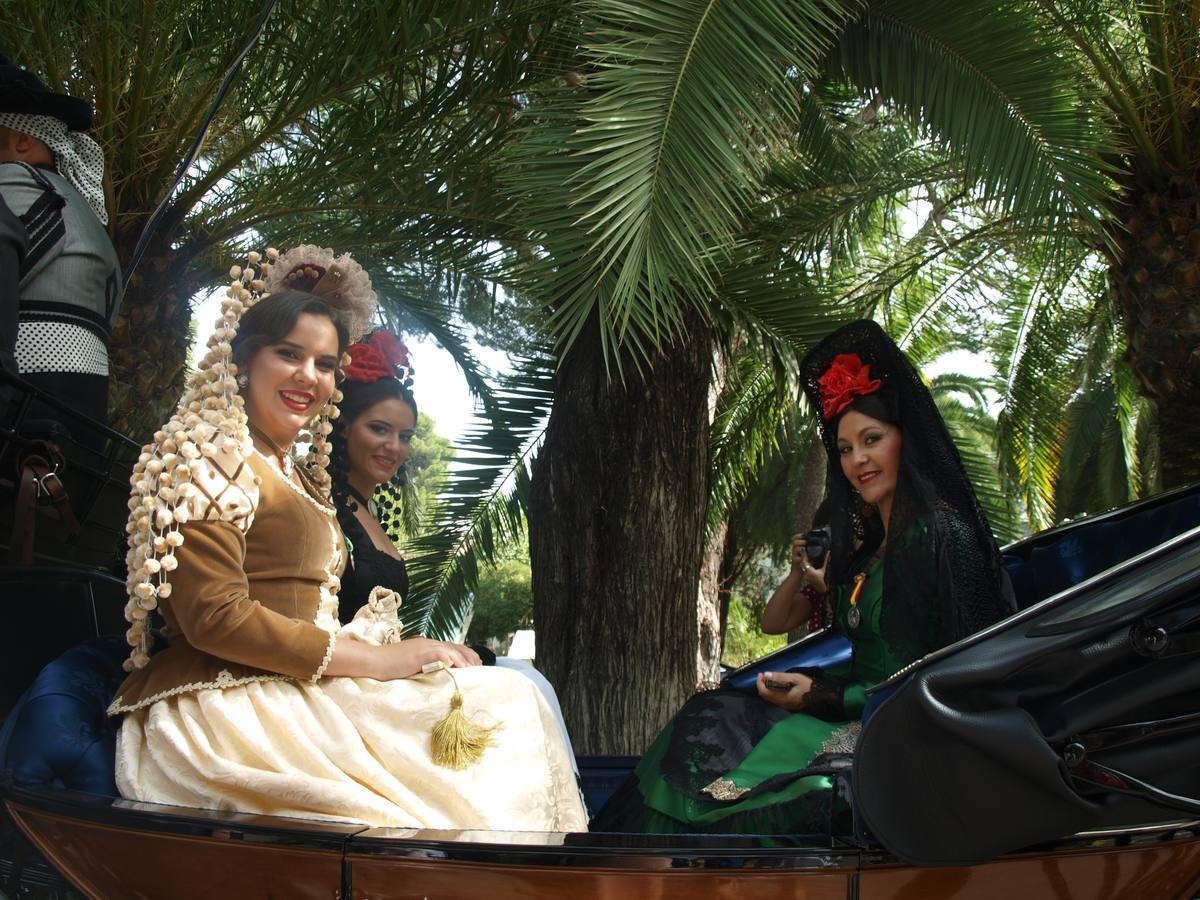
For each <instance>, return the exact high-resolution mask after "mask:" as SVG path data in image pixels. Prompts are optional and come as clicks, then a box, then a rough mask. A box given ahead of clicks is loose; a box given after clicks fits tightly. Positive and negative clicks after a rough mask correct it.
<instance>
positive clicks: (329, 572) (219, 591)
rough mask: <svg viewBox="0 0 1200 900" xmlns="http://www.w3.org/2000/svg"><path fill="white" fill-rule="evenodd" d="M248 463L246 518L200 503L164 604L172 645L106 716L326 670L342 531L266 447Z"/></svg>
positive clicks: (131, 681) (243, 480) (242, 480)
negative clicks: (268, 456) (222, 517)
mask: <svg viewBox="0 0 1200 900" xmlns="http://www.w3.org/2000/svg"><path fill="white" fill-rule="evenodd" d="M246 462H247V464H248V465H247V467H246V468H244V469H243V468H241V467H239V468H238V470H237V474H236V475H235V476H234V478H233V479H232V480H233V481H235V482H236V484H235V485H234V486H235V487H237V488H240V489H241V490H243V491H244V492H245V493H246V495H247V496H248V497H249V498H250V500H251V504H250V505H251V507H252V509H251V511H250V513H249V515H245V516H240V517H238V518H236V519H235V520H234V521H213V520H211V519H210V520H204V515H203V512H204V511H203V510H202V509H201V510H197V511H196V513H194V514H193V516H192V521H190V522H188V523H187V524H185V525H183V526H181V528H180V532H181V533H182V534H183V536H184V541H183V544H182V546H180V547H179V548H178V549H177V550H176V551H175V557H176V559H177V560H178V562H179V566H178V568H177V569H176V570H175V571H174V572H172V573H171V575H170V582H171V597H170V598H169V599H163V600H161V601H160V609H161V611H162V614H163V618H164V619H165V620H166V636H167V638H168V641H169V646H168V647H167V648H166V649H165V650H162V651H161V652H159V653H157V654H155V655H154V656H153V657H151V659H150V662H149V663H148V664H147V665H146V666H145V668H142V669H136V670H134V672H133V673H132V674H130V676H129V677H128V678H126V679H125V682H124V683H123V684H122V685H121V687H120V689H119V690H118V691H117V698H116V699H115V700H114V701H113V703H112V705H111V706H110V707H109V709H108V712H109V715H117V714H120V713H126V712H131V711H133V710H135V709H140V708H142V707H145V706H149V705H150V704H151V703H154V702H156V701H158V700H161V699H164V698H166V697H172V696H176V695H179V694H184V693H190V692H194V691H200V690H205V689H208V688H225V687H232V686H235V685H239V684H246V683H248V682H252V681H267V680H281V679H295V680H308V681H316V680H317V679H319V678H320V677H321V675H322V673H323V672H324V671H325V666H326V665H328V663H329V658H330V657H331V656H332V654H333V646H334V641H335V633H336V631H337V630H338V625H337V585H338V579H337V576H338V574H340V572H341V569H342V566H343V565H344V562H345V556H346V554H345V544H344V541H343V539H342V533H341V530H340V529H339V528H338V524H337V520H336V518H335V517H334V514H333V509H332V508H331V507H326V506H325V504H324V503H323V502H322V501H320V500H318V499H317V498H316V497H315V496H313V495H312V494H311V493H310V492H306V491H304V490H303V489H301V488H300V487H299V486H298V485H296V484H294V483H290V482H288V481H286V480H285V479H284V478H283V476H281V475H280V474H279V473H278V472H277V471H276V470H275V469H274V468H273V467H272V466H271V465H270V464H269V463H268V462H267V461H266V460H265V459H263V458H262V457H261V456H260V455H259V454H257V453H251V454H250V457H249V459H247V461H246ZM216 477H218V478H221V477H223V476H222V475H220V474H219V473H218V475H217V476H216ZM210 495H211V492H210ZM199 502H201V503H203V502H204V501H203V500H201V501H199Z"/></svg>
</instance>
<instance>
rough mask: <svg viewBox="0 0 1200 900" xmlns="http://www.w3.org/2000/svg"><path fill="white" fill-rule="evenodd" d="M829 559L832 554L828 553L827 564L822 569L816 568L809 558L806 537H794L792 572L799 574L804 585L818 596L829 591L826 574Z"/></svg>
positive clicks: (824, 563) (800, 535)
mask: <svg viewBox="0 0 1200 900" xmlns="http://www.w3.org/2000/svg"><path fill="white" fill-rule="evenodd" d="M829 557H830V554H828V553H826V554H825V562H823V563H822V564H821V568H819V569H818V568H816V567H815V566H814V565H813V564H812V561H811V560H809V558H808V542H807V541H805V540H804V535H802V534H797V535H793V536H792V572H793V573H796V572H798V573H799V574H800V577H801V579H803V583H804V584H805V585H806V586H808V587H811V588H812V589H813V590H814V591H816V592H817V593H818V594H824V593H825V591H826V590H827V589H828V588H827V584H828V582H826V581H825V573H826V572H828V571H829Z"/></svg>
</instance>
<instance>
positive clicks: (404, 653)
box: [325, 638, 481, 681]
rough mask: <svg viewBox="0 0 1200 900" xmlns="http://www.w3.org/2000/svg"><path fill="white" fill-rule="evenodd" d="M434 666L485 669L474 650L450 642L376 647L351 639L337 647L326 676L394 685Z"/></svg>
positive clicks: (419, 641) (421, 640) (421, 641)
mask: <svg viewBox="0 0 1200 900" xmlns="http://www.w3.org/2000/svg"><path fill="white" fill-rule="evenodd" d="M431 662H440V663H441V664H442V665H444V666H447V667H448V668H456V669H458V668H464V667H466V666H478V665H481V663H480V661H479V654H477V653H476V652H475V651H474V650H472V649H471V648H470V647H464V646H463V645H462V644H451V643H449V642H448V641H431V640H429V638H409V639H408V640H406V641H399V642H398V643H395V644H381V645H378V646H376V645H373V644H367V643H364V642H362V641H356V640H352V639H348V640H344V641H338V642H337V644H336V645H334V648H333V657H332V659H330V660H329V665H328V667H327V668H326V669H325V674H326V675H330V676H335V675H348V676H350V677H351V678H374V679H375V680H376V681H393V680H395V679H397V678H411V677H412V676H414V675H416V674H417V673H418V672H420V671H421V667H422V666H424V665H428V664H429V663H431Z"/></svg>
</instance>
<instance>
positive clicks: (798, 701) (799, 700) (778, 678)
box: [755, 672, 812, 712]
mask: <svg viewBox="0 0 1200 900" xmlns="http://www.w3.org/2000/svg"><path fill="white" fill-rule="evenodd" d="M768 684H774V685H778V687H768V686H767V685H768ZM785 685H786V687H784V686H785ZM755 687H757V688H758V696H760V697H762V698H763V699H764V700H766V701H767V702H768V703H773V704H774V705H775V706H778V707H781V708H782V709H787V710H791V711H792V712H799V711H800V710H802V709H804V697H805V695H806V694H808V691H809V689H810V688H811V687H812V679H811V678H809V677H808V676H807V675H803V674H801V673H800V672H759V673H758V679H757V681H756V682H755Z"/></svg>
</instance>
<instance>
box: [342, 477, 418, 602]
mask: <svg viewBox="0 0 1200 900" xmlns="http://www.w3.org/2000/svg"><path fill="white" fill-rule="evenodd" d="M353 502H354V501H353V500H351V501H349V503H353ZM337 518H338V524H339V525H341V526H342V533H343V534H344V535H345V536H346V539H347V540H348V541H349V542H350V545H351V547H352V548H353V550H352V552H351V553H350V560H349V562H348V563H347V564H346V571H345V572H343V573H342V588H341V590H340V591H338V618H339V619H341V621H343V622H349V621H350V620H351V619H353V618H354V614H355V613H356V612H357V611H358V610H359V609H360V608H361V607H363V606H365V605H366V603H367V597H368V596H369V595H370V593H371V589H372V588H374V587H375V586H376V585H383V586H384V587H386V588H391V589H392V590H393V591H395V592H396V593H397V594H399V595H400V596H401V597H402V598H405V597H407V596H408V569H407V567H406V566H405V565H404V560H402V559H396V558H395V557H394V556H391V555H389V554H387V553H384V552H383V551H382V550H379V549H378V548H376V546H375V543H374V541H372V540H371V536H370V535H369V534H367V532H366V530H365V529H364V528H363V527H362V524H361V523H360V522H359V521H358V519H356V518H355V517H354V512H353V510H352V509H351V508H350V506H349V505H348V504H341V505H339V506H338V514H337Z"/></svg>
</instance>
